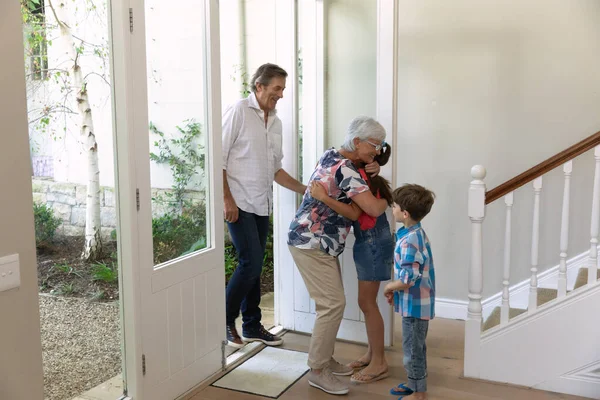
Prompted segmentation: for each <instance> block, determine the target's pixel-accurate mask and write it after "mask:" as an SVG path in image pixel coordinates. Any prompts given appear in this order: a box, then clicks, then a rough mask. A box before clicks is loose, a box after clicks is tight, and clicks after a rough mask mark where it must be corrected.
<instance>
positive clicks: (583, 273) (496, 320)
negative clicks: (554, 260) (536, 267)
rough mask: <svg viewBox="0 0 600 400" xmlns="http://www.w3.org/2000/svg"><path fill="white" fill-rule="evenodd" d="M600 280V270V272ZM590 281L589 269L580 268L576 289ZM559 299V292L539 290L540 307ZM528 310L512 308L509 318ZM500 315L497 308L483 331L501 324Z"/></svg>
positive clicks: (599, 272)
mask: <svg viewBox="0 0 600 400" xmlns="http://www.w3.org/2000/svg"><path fill="white" fill-rule="evenodd" d="M598 279H600V270H598ZM587 281H588V269H587V268H580V269H579V272H578V273H577V279H576V280H575V287H574V289H577V288H580V287H582V286H585V285H587ZM557 297H558V290H556V289H550V288H538V297H537V305H538V307H539V306H541V305H542V304H546V303H548V302H549V301H552V300H554V299H556V298H557ZM526 312H527V310H526V309H525V310H524V309H521V308H510V310H509V312H508V318H509V319H512V318H514V317H517V316H519V315H521V314H523V313H526ZM500 314H501V308H500V307H495V308H494V310H493V311H492V313H491V314H490V316H489V317H488V318H487V319H486V320H485V321H484V323H483V331H486V330H488V329H491V328H493V327H495V326H497V325H499V324H500Z"/></svg>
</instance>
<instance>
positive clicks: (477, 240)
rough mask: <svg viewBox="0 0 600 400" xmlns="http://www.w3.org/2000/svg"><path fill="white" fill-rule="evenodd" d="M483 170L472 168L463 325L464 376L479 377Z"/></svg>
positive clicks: (483, 207)
mask: <svg viewBox="0 0 600 400" xmlns="http://www.w3.org/2000/svg"><path fill="white" fill-rule="evenodd" d="M485 175H486V171H485V168H484V167H483V166H481V165H475V166H474V167H473V168H471V177H472V178H473V180H472V181H471V185H470V187H469V218H470V219H471V265H470V267H469V308H468V313H467V322H466V325H465V365H464V374H465V376H467V377H473V378H477V377H479V353H480V341H481V326H482V324H481V321H482V308H481V293H482V291H483V235H482V224H483V220H484V219H485V183H484V182H483V180H484V179H485Z"/></svg>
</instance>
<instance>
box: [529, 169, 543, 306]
mask: <svg viewBox="0 0 600 400" xmlns="http://www.w3.org/2000/svg"><path fill="white" fill-rule="evenodd" d="M533 190H534V199H533V232H532V234H531V281H530V284H529V312H531V311H534V310H536V309H537V295H538V293H537V266H538V253H539V244H540V193H541V192H542V177H541V176H540V177H539V178H536V179H534V181H533Z"/></svg>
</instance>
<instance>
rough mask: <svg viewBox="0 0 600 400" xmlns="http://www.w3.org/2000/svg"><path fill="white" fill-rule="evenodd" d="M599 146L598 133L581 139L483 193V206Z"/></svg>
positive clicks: (599, 137)
mask: <svg viewBox="0 0 600 400" xmlns="http://www.w3.org/2000/svg"><path fill="white" fill-rule="evenodd" d="M598 145H600V132H596V133H594V134H593V135H592V136H590V137H588V138H586V139H583V140H582V141H581V142H579V143H576V144H574V145H573V146H571V147H569V148H568V149H566V150H563V151H561V152H560V153H558V154H557V155H555V156H553V157H550V158H549V159H547V160H546V161H544V162H541V163H539V164H538V165H536V166H535V167H533V168H530V169H528V170H527V171H525V172H523V173H522V174H521V175H518V176H515V177H514V178H512V179H511V180H509V181H506V182H504V183H503V184H502V185H500V186H497V187H495V188H493V189H492V190H488V191H487V192H486V193H485V204H490V203H492V202H493V201H496V200H498V199H499V198H501V197H503V196H506V195H507V194H509V193H510V192H512V191H514V190H516V189H518V188H520V187H521V186H523V185H526V184H528V183H529V182H531V181H533V180H534V179H535V178H538V177H540V176H542V175H544V174H546V173H548V172H550V171H552V170H553V169H554V168H556V167H558V166H560V165H562V164H564V163H566V162H567V161H571V160H572V159H574V158H575V157H577V156H579V155H581V154H583V153H585V152H586V151H588V150H591V149H593V148H594V147H596V146H598Z"/></svg>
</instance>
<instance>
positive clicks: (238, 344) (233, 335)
mask: <svg viewBox="0 0 600 400" xmlns="http://www.w3.org/2000/svg"><path fill="white" fill-rule="evenodd" d="M227 344H228V345H229V346H231V347H235V348H236V349H241V348H242V347H244V342H243V341H242V339H241V338H240V335H238V332H237V329H236V327H235V324H230V325H227Z"/></svg>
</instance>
